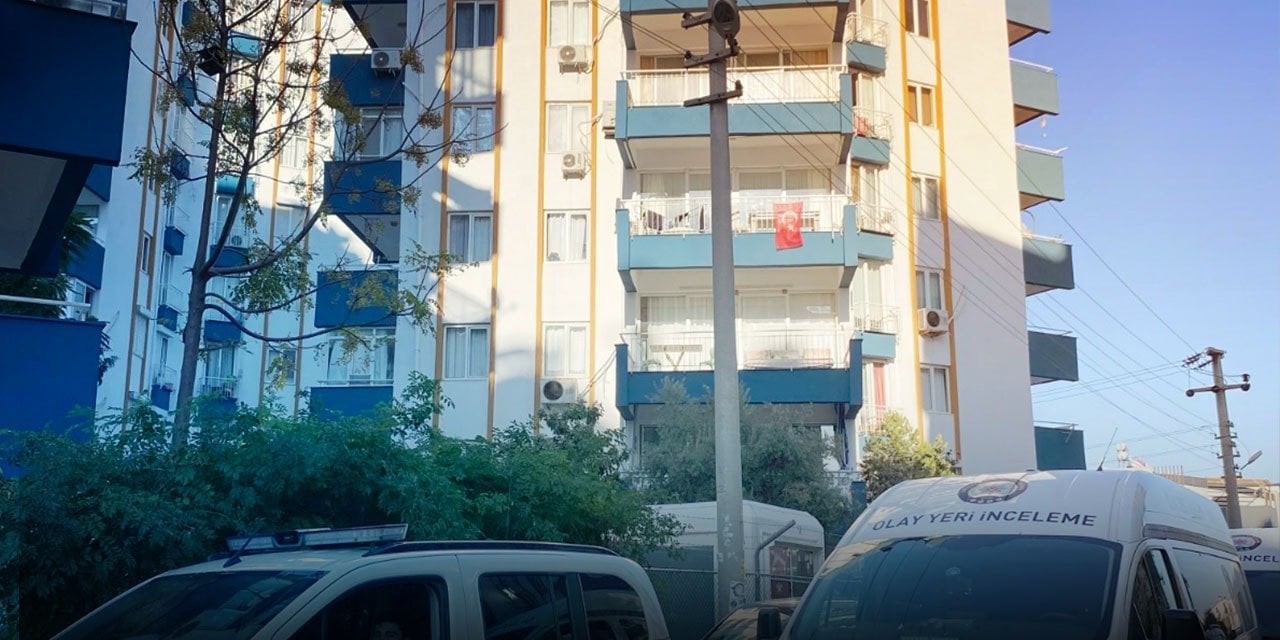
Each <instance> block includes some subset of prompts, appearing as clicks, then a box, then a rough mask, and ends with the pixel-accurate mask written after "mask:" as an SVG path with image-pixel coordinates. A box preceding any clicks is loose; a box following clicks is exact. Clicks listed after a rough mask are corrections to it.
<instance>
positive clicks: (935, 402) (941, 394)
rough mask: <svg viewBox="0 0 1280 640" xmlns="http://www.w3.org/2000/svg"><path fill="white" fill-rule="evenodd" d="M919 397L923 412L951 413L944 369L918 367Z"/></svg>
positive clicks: (945, 370)
mask: <svg viewBox="0 0 1280 640" xmlns="http://www.w3.org/2000/svg"><path fill="white" fill-rule="evenodd" d="M920 396H921V398H920V399H921V400H922V402H923V404H924V410H925V411H929V412H932V413H951V400H950V394H949V392H948V390H947V368H946V367H934V366H928V365H926V366H923V367H920Z"/></svg>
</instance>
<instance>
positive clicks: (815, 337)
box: [623, 321, 849, 371]
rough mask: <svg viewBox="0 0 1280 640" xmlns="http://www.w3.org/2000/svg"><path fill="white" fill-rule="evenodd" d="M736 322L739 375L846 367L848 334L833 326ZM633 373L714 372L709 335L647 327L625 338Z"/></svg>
mask: <svg viewBox="0 0 1280 640" xmlns="http://www.w3.org/2000/svg"><path fill="white" fill-rule="evenodd" d="M744 324H746V323H743V322H742V321H739V322H738V327H739V328H738V345H737V346H738V348H737V356H738V366H739V367H741V368H743V369H831V368H839V367H846V366H848V362H849V333H848V332H847V331H844V330H843V329H842V328H841V327H840V326H839V325H837V324H835V323H831V324H827V323H813V326H804V327H802V326H795V325H793V326H791V327H788V328H777V329H774V328H755V327H750V326H744ZM623 337H624V339H625V340H626V342H627V344H628V345H629V346H630V347H631V349H630V350H629V353H630V354H631V362H630V363H629V365H630V368H631V370H632V371H707V370H710V369H712V368H713V367H714V365H715V361H714V357H713V354H714V351H715V349H714V343H715V334H714V332H712V331H711V330H710V329H704V330H696V329H693V330H691V329H686V328H684V327H676V326H673V327H670V328H667V327H664V326H661V325H651V326H650V327H649V328H648V329H647V330H645V331H642V332H638V333H630V334H625V335H624V336H623Z"/></svg>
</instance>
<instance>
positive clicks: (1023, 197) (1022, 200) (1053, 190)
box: [1017, 145, 1067, 209]
mask: <svg viewBox="0 0 1280 640" xmlns="http://www.w3.org/2000/svg"><path fill="white" fill-rule="evenodd" d="M1017 158H1018V197H1019V202H1018V204H1019V205H1020V206H1021V207H1022V208H1023V209H1029V208H1031V207H1034V206H1036V205H1038V204H1040V203H1042V202H1047V201H1049V200H1053V201H1056V202H1061V201H1063V200H1065V199H1066V198H1067V190H1066V186H1065V183H1064V180H1063V178H1062V156H1060V155H1058V154H1057V153H1055V152H1053V151H1049V150H1046V149H1037V148H1035V147H1028V146H1025V145H1018V155H1017Z"/></svg>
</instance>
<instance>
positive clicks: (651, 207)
mask: <svg viewBox="0 0 1280 640" xmlns="http://www.w3.org/2000/svg"><path fill="white" fill-rule="evenodd" d="M795 203H799V204H800V228H801V229H802V230H804V231H838V230H840V229H841V228H842V227H843V225H844V223H843V220H844V205H846V204H848V203H849V197H848V196H844V195H837V194H826V195H755V194H744V193H735V194H733V195H732V196H731V198H730V204H729V207H730V211H732V214H733V230H734V231H735V232H736V233H751V232H769V233H772V232H773V231H774V208H775V207H781V206H786V205H794V204H795ZM622 207H623V208H625V209H627V210H628V211H630V212H631V216H630V219H631V234H632V235H660V234H690V233H711V196H710V195H705V196H704V195H695V194H689V195H686V196H684V197H674V198H673V197H666V196H662V197H648V196H643V195H642V196H637V197H635V198H631V199H629V200H624V201H623V202H622Z"/></svg>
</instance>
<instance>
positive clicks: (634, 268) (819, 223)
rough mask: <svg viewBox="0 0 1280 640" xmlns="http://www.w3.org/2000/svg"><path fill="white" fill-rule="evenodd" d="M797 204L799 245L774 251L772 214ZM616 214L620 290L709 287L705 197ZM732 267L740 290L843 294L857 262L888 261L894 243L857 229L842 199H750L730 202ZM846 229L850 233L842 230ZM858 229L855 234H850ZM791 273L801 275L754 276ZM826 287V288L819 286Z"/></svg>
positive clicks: (648, 201) (651, 203)
mask: <svg viewBox="0 0 1280 640" xmlns="http://www.w3.org/2000/svg"><path fill="white" fill-rule="evenodd" d="M797 202H799V203H800V204H801V239H802V241H803V244H802V246H800V247H798V248H794V249H787V250H778V249H777V248H776V246H775V229H774V211H775V208H780V207H783V206H787V205H792V204H794V203H797ZM621 205H622V208H620V209H619V210H618V212H617V220H616V224H617V237H618V273H619V275H620V276H621V277H622V281H623V285H624V287H625V288H626V289H627V291H641V290H650V289H653V288H662V287H669V286H671V285H672V284H673V283H677V282H678V283H680V284H681V286H704V285H705V286H708V287H709V286H710V277H711V273H710V269H711V234H710V231H711V203H710V200H709V199H708V198H706V197H705V196H697V195H690V196H687V197H684V198H645V197H638V198H633V199H630V200H625V201H623V202H622V203H621ZM731 211H732V215H733V228H734V239H733V252H734V265H735V266H736V267H738V268H739V270H740V275H739V276H738V283H739V284H753V283H754V284H764V281H765V280H768V279H777V278H779V277H783V276H784V274H785V277H786V278H787V279H789V280H795V279H796V278H800V279H802V280H804V281H805V282H808V283H812V284H814V285H815V286H830V287H833V288H834V287H846V286H848V284H849V282H850V281H851V280H852V278H853V269H854V268H855V267H857V264H858V260H859V257H860V256H866V257H869V258H875V259H887V258H885V257H884V256H886V255H887V256H889V257H892V253H893V239H892V238H891V237H889V236H887V235H883V234H880V233H877V232H865V233H864V232H862V231H861V230H857V229H858V227H857V224H856V221H857V220H858V215H857V205H854V204H852V203H850V202H849V201H848V198H847V196H843V195H793V196H783V195H753V194H745V193H738V194H735V195H734V196H733V199H732V201H731ZM846 229H849V230H850V232H846V231H845V230H846ZM855 230H857V231H855ZM756 267H794V268H797V269H801V270H800V271H793V270H788V271H785V272H783V271H779V270H777V269H755V268H756ZM824 281H825V282H824Z"/></svg>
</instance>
